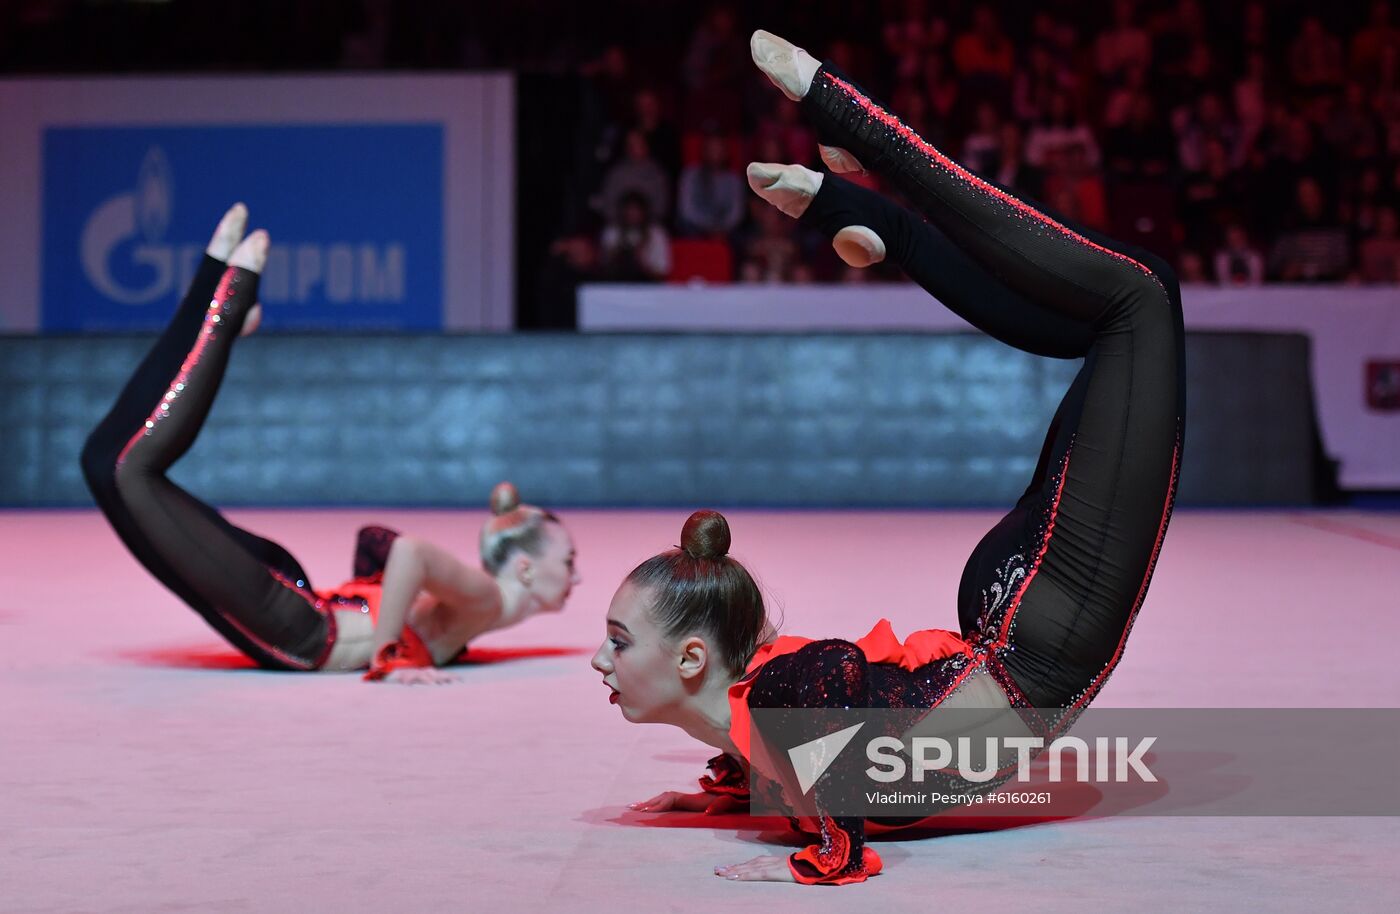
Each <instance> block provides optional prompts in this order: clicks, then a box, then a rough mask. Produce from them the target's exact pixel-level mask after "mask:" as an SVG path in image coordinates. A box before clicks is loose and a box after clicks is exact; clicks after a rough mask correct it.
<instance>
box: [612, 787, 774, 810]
mask: <svg viewBox="0 0 1400 914" xmlns="http://www.w3.org/2000/svg"><path fill="white" fill-rule="evenodd" d="M627 808H628V809H635V810H636V811H637V812H703V813H704V814H705V815H707V816H719V815H723V814H724V813H727V812H737V811H742V810H744V809H746V808H747V807H746V804H744V803H741V802H740V801H738V800H736V799H734V798H733V797H730V796H725V795H724V794H713V793H703V792H702V793H681V792H680V791H679V790H667V791H665V792H663V793H658V794H657V795H656V796H654V797H652V798H651V799H650V800H643V801H641V802H640V803H629V804H627Z"/></svg>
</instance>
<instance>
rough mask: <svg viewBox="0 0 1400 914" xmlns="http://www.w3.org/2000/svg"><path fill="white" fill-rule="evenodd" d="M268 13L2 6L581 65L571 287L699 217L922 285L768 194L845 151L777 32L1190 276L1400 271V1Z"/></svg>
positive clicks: (98, 23) (431, 60) (71, 53)
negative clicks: (825, 234) (804, 119)
mask: <svg viewBox="0 0 1400 914" xmlns="http://www.w3.org/2000/svg"><path fill="white" fill-rule="evenodd" d="M867 6H869V5H867ZM254 7H256V11H255V12H249V10H253V9H254ZM254 7H247V6H246V5H245V6H236V5H222V4H196V3H192V2H185V0H176V2H170V3H157V4H153V3H131V4H119V3H99V2H89V3H75V2H72V0H48V2H46V0H31V2H24V3H9V4H6V3H0V68H3V70H4V71H5V72H6V73H7V74H24V73H34V72H57V73H84V72H141V71H151V70H158V71H160V70H224V71H228V70H234V71H239V70H279V69H280V70H288V69H293V70H294V69H327V68H334V67H337V66H338V67H342V68H354V69H372V68H416V69H422V68H444V69H456V68H483V69H501V70H511V71H515V72H517V73H520V74H522V77H528V76H530V75H532V74H544V75H547V76H548V77H550V78H556V79H570V80H572V83H571V85H574V86H576V87H577V88H578V90H579V91H580V93H581V96H580V97H581V99H582V103H581V105H580V110H582V111H585V112H586V116H581V117H580V119H579V125H578V126H575V127H573V128H571V129H574V130H576V131H577V133H574V134H570V135H569V138H570V139H571V140H573V141H577V142H578V144H579V146H580V148H581V149H584V150H585V153H584V155H585V157H587V158H588V161H589V165H588V166H587V168H584V169H582V171H583V174H581V175H580V176H579V177H578V180H577V181H576V182H575V183H577V184H578V185H580V187H579V188H578V189H577V190H576V189H575V188H574V187H573V186H570V188H569V190H568V193H570V194H577V200H575V201H573V202H571V204H570V206H569V212H570V217H569V218H567V219H562V220H561V221H560V225H561V226H563V228H561V229H558V230H557V231H560V236H559V238H558V240H557V241H556V243H555V244H554V245H553V246H552V247H546V246H544V245H541V246H540V247H539V250H540V252H541V253H540V256H541V257H542V258H543V259H544V261H546V262H544V263H542V264H540V269H541V271H542V273H544V274H547V275H549V276H552V277H555V279H556V280H557V284H558V285H561V286H568V285H570V284H573V283H575V282H577V281H579V280H581V279H587V278H589V277H597V276H606V277H609V278H614V279H620V278H634V279H642V280H657V279H662V278H665V277H666V276H667V274H668V271H669V265H670V254H669V244H670V240H669V239H670V236H671V235H672V234H673V233H674V234H677V235H685V236H697V237H701V238H704V239H707V240H708V241H707V243H708V242H715V243H723V244H727V245H730V246H731V251H730V253H731V254H732V258H731V262H732V263H734V264H737V265H738V267H737V270H735V273H736V275H737V276H738V277H739V278H741V279H747V280H761V281H774V282H800V281H805V280H807V279H812V278H819V279H823V280H828V281H840V282H847V281H849V282H869V281H881V280H885V279H895V278H898V276H899V274H898V271H896V270H893V269H883V270H873V271H866V272H861V271H849V270H846V269H845V268H844V267H842V266H841V265H840V263H839V261H837V260H835V258H833V257H832V256H830V254H829V249H827V248H826V246H825V245H823V244H821V243H820V242H819V239H813V238H811V237H809V236H808V235H807V234H806V230H805V228H804V227H802V226H800V225H796V224H794V223H793V222H792V221H791V220H786V219H781V218H778V219H774V218H772V210H771V208H768V207H764V206H754V205H753V202H754V201H753V198H752V196H751V195H750V194H749V193H748V191H747V189H746V188H745V186H744V181H743V177H742V167H743V165H744V163H745V162H746V161H748V160H750V159H759V160H773V161H783V162H803V163H806V164H808V165H815V164H816V163H817V161H818V159H817V155H816V142H817V139H818V138H817V137H816V136H815V135H814V134H813V133H812V131H811V130H810V129H809V128H808V127H806V126H805V125H804V124H803V123H801V121H800V119H799V117H798V108H797V106H795V105H792V104H789V103H787V102H786V101H784V100H782V99H780V98H779V97H778V95H777V93H776V92H775V91H774V90H773V89H772V87H771V86H769V85H768V84H767V81H766V80H765V79H763V77H762V76H761V75H759V74H758V73H757V72H756V71H755V70H754V68H753V66H752V64H751V63H750V61H749V56H748V49H747V36H748V34H749V32H750V30H751V29H753V28H755V27H766V28H771V29H775V30H776V31H778V32H779V33H780V34H783V35H787V36H789V37H791V38H793V39H795V40H797V41H798V42H799V43H801V44H804V45H805V46H807V47H809V48H811V49H813V50H814V51H815V52H816V53H817V54H818V55H819V56H821V57H822V58H824V59H826V60H828V61H831V62H832V63H834V64H835V65H837V66H839V67H840V68H842V69H845V70H847V71H848V72H850V73H851V74H852V75H854V76H855V77H856V78H858V79H859V80H860V81H861V82H862V83H864V84H865V85H866V86H867V87H869V88H870V90H871V91H872V92H874V93H875V94H876V95H877V96H878V97H881V98H886V99H889V100H890V102H891V107H892V108H894V109H895V110H896V111H897V112H898V113H899V115H900V116H901V118H902V119H903V120H904V121H905V123H907V124H908V125H909V126H910V127H912V128H913V129H915V130H917V131H919V132H920V133H922V134H924V135H926V136H927V137H928V139H929V140H930V141H931V142H933V143H935V144H937V145H939V146H940V147H942V148H945V149H947V150H949V151H950V152H953V153H955V154H957V155H958V156H959V157H960V161H962V162H963V163H964V164H965V165H966V166H967V167H969V168H970V169H972V170H974V171H976V172H978V173H980V174H983V175H985V176H987V177H988V178H990V179H993V180H995V181H997V182H998V183H1000V184H1003V185H1006V186H1009V187H1012V188H1013V189H1015V190H1016V191H1018V192H1021V193H1025V194H1029V195H1031V196H1033V197H1036V198H1037V199H1040V200H1042V201H1044V202H1045V203H1046V204H1047V205H1050V206H1051V207H1052V208H1054V209H1057V210H1059V211H1061V212H1063V213H1064V214H1065V215H1067V216H1072V217H1077V218H1079V219H1081V220H1083V221H1085V222H1087V223H1089V224H1090V225H1094V226H1105V225H1108V223H1109V221H1110V220H1113V221H1112V224H1111V225H1108V227H1110V228H1111V229H1112V230H1114V231H1115V232H1117V233H1119V234H1122V233H1124V231H1125V230H1126V232H1127V233H1128V234H1129V235H1132V234H1133V233H1135V232H1136V233H1137V235H1136V237H1137V238H1138V239H1139V240H1152V241H1153V243H1155V244H1156V245H1157V247H1158V249H1159V250H1161V251H1163V253H1165V254H1167V255H1168V256H1171V257H1175V258H1176V261H1177V265H1178V266H1179V267H1180V273H1181V275H1182V277H1183V278H1184V279H1193V280H1201V281H1214V282H1220V283H1228V284H1255V283H1258V282H1260V281H1261V280H1264V279H1267V280H1272V281H1288V282H1323V281H1362V282H1391V283H1393V282H1397V278H1398V277H1397V267H1396V264H1397V262H1400V239H1397V232H1396V228H1397V227H1396V213H1397V208H1398V207H1400V26H1398V25H1397V23H1396V9H1395V7H1396V4H1395V3H1394V2H1392V0H1356V2H1351V3H1334V4H1319V3H1272V2H1268V0H1241V2H1233V3H1206V2H1203V0H1099V2H1097V3H1094V4H1080V3H1072V2H1069V0H1046V2H1043V3H1037V4H1029V5H1027V4H1021V3H1013V2H1010V0H996V2H993V0H980V2H979V0H880V2H879V3H877V4H874V6H873V7H872V8H867V7H863V6H860V5H853V4H847V5H834V4H800V5H788V6H786V7H784V10H785V15H786V18H784V17H781V16H780V17H778V18H777V19H774V18H773V16H774V14H773V12H772V10H771V9H770V8H768V7H764V6H762V5H759V6H757V7H753V6H750V5H743V4H735V3H732V2H718V3H714V4H700V5H691V6H683V7H678V6H676V5H673V4H657V3H654V2H649V0H619V2H618V3H616V4H600V5H591V6H589V5H584V6H579V5H568V4H561V3H558V2H557V0H514V2H513V3H511V4H509V5H507V6H505V7H501V8H499V9H497V10H495V11H494V13H495V14H494V15H493V16H490V17H479V16H472V15H469V14H468V13H466V12H464V10H466V7H459V6H458V5H453V4H433V3H426V2H403V3H395V2H390V0H345V2H343V3H331V2H329V0H287V2H286V3H283V4H280V5H278V4H273V5H268V4H261V5H257V4H255V5H254ZM274 7H276V10H275V13H274ZM269 16H274V19H269V18H268V17H269ZM173 36H179V40H178V41H176V40H174V37H173ZM244 39H249V40H244ZM252 39H256V40H252ZM851 177H852V179H854V180H859V181H861V182H862V183H866V184H867V185H870V186H876V187H880V185H879V182H878V181H877V179H876V178H874V177H873V176H870V175H864V176H859V175H857V176H851ZM880 189H881V190H885V191H888V190H889V188H887V187H880ZM590 204H591V206H590ZM580 213H582V214H584V215H582V216H580ZM1125 220H1126V221H1125ZM545 237H548V236H547V235H546V236H545ZM1125 240H1126V239H1125Z"/></svg>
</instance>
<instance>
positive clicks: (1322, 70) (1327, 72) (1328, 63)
mask: <svg viewBox="0 0 1400 914" xmlns="http://www.w3.org/2000/svg"><path fill="white" fill-rule="evenodd" d="M1288 74H1289V76H1291V77H1292V79H1293V85H1294V86H1296V87H1297V88H1299V89H1306V90H1319V89H1328V88H1331V87H1334V86H1339V85H1341V82H1342V43H1341V42H1340V41H1338V40H1337V36H1335V35H1333V34H1332V33H1331V32H1329V31H1327V28H1326V26H1324V25H1323V24H1322V20H1321V19H1319V18H1318V17H1317V16H1307V17H1306V18H1304V19H1303V24H1302V27H1301V28H1299V30H1298V36H1297V37H1296V38H1294V39H1293V44H1292V45H1291V46H1290V47H1289V49H1288Z"/></svg>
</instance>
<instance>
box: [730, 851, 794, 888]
mask: <svg viewBox="0 0 1400 914" xmlns="http://www.w3.org/2000/svg"><path fill="white" fill-rule="evenodd" d="M715 875H716V876H719V877H721V878H724V879H734V880H737V881H739V882H796V881H797V880H796V879H795V878H793V875H792V870H791V869H790V868H789V867H788V861H787V858H786V857H775V856H773V855H772V854H765V855H764V856H762V857H755V858H753V859H752V860H749V861H746V862H744V863H735V864H733V865H731V866H717V867H715Z"/></svg>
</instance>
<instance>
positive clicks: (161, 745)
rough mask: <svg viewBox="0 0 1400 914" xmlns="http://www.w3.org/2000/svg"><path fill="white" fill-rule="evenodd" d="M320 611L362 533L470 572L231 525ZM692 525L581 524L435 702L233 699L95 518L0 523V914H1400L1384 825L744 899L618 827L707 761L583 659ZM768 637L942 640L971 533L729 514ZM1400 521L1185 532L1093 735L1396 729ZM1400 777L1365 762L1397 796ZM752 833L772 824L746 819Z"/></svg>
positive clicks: (1182, 518)
mask: <svg viewBox="0 0 1400 914" xmlns="http://www.w3.org/2000/svg"><path fill="white" fill-rule="evenodd" d="M230 514H231V516H232V518H233V519H234V520H235V521H236V522H238V523H240V524H242V525H244V526H246V527H249V528H251V529H253V530H255V531H257V532H260V533H263V534H264V535H268V536H270V537H272V538H273V539H276V540H278V541H280V542H282V543H283V544H284V545H286V546H287V547H288V548H290V549H291V551H292V552H293V553H294V554H295V555H297V556H298V557H299V558H300V559H301V561H302V563H303V564H304V565H305V566H306V567H307V569H308V570H309V571H310V572H311V574H312V577H313V579H314V580H315V581H316V583H317V584H318V585H325V586H329V585H331V584H334V583H336V582H338V581H339V580H340V579H342V578H343V577H344V576H345V574H346V572H347V570H348V565H349V561H350V550H351V542H352V538H353V534H354V530H355V529H356V527H357V526H359V525H360V524H361V523H364V522H367V521H372V520H373V521H379V522H383V523H387V524H390V525H393V526H397V527H399V528H401V529H404V530H406V531H410V532H413V533H415V534H418V535H421V536H423V537H426V538H429V539H433V540H436V541H438V542H440V543H444V544H451V545H454V546H456V547H457V548H458V549H459V550H460V552H462V553H463V554H466V555H471V554H472V552H473V551H474V548H475V542H476V536H477V530H478V524H479V523H480V522H481V520H482V516H481V515H479V514H474V513H471V512H409V511H361V510H355V511H235V512H230ZM684 516H685V512H681V511H664V512H663V511H648V512H630V511H629V512H623V511H617V512H605V511H592V512H570V513H568V514H566V515H565V521H566V523H567V524H568V525H569V526H570V528H571V529H572V531H573V533H574V536H575V538H576V540H577V541H578V543H579V545H580V565H581V569H582V573H583V577H584V582H583V584H582V585H581V586H580V587H579V588H578V589H577V590H576V591H575V596H574V598H573V601H572V603H571V604H570V606H569V607H568V608H567V609H566V610H565V612H564V613H563V614H562V615H560V616H556V617H550V618H541V619H536V620H533V621H531V622H529V623H527V624H526V625H524V626H522V627H520V628H518V629H515V630H511V631H506V632H503V633H498V634H496V635H493V636H491V637H489V638H486V639H483V640H482V642H481V643H480V644H479V645H478V646H476V647H475V648H474V649H475V651H476V656H477V658H478V662H476V663H474V664H470V665H466V666H462V667H459V668H457V669H456V673H457V675H458V677H459V680H460V681H458V682H457V683H455V684H453V685H450V686H442V687H415V688H410V687H404V686H392V685H371V684H367V683H364V682H361V681H360V679H359V678H358V676H355V675H329V674H327V675H315V674H276V673H265V672H259V671H255V670H251V669H246V668H239V667H240V665H239V664H238V663H237V658H236V657H235V656H234V655H232V654H231V652H230V651H229V650H228V649H226V648H225V647H224V646H223V644H222V642H221V641H220V640H219V639H218V637H217V636H216V635H214V634H213V632H212V631H211V630H209V629H208V628H207V627H206V626H205V624H204V623H203V621H202V620H200V619H199V618H198V617H197V616H196V615H195V614H194V613H193V612H191V611H190V610H188V609H186V608H185V607H184V606H183V605H181V604H180V603H179V602H177V601H176V600H175V599H174V598H173V597H172V596H170V595H169V594H168V593H167V592H166V591H165V590H164V589H163V588H162V587H160V586H159V585H158V584H156V583H155V582H154V581H153V580H151V579H150V578H148V577H147V575H146V573H145V572H144V571H143V570H142V569H141V568H140V567H139V566H137V565H136V563H135V562H134V561H132V560H131V559H130V558H129V557H128V556H127V554H126V553H125V552H124V551H123V549H122V548H121V546H120V545H119V543H118V542H117V540H116V538H115V537H114V536H113V535H112V534H111V533H109V531H108V530H107V528H106V527H105V526H104V524H103V523H102V521H101V519H100V518H99V517H98V516H97V515H96V514H95V513H91V512H80V511H53V512H10V513H0V551H3V555H4V559H3V565H0V568H3V575H0V581H2V582H3V589H0V658H3V662H0V719H3V721H4V736H3V738H0V910H3V911H6V912H9V911H14V912H26V914H43V912H83V911H103V912H107V911H129V912H141V914H147V912H156V911H161V912H165V911H200V912H254V911H277V912H280V911H336V912H342V911H343V912H359V911H363V912H373V914H388V912H401V911H402V912H420V911H422V912H426V911H464V912H467V911H471V912H475V911H550V912H571V911H609V912H614V911H621V912H627V914H641V912H651V911H685V912H699V911H726V912H727V911H763V912H765V914H771V912H775V911H780V910H793V911H841V912H844V914H850V912H853V911H884V912H892V911H915V910H918V911H975V912H977V914H989V912H995V911H1018V912H1022V911H1027V910H1035V911H1038V912H1045V911H1071V910H1072V911H1076V912H1078V911H1085V910H1092V911H1128V910H1132V911H1233V910H1264V909H1268V910H1275V911H1277V910H1285V911H1314V910H1329V911H1358V910H1372V911H1393V910H1397V909H1400V887H1397V880H1396V877H1395V862H1396V861H1397V860H1400V819H1395V818H1350V819H1347V818H1220V817H1215V818H1209V817H1199V818H1185V817H1182V818H1129V817H1109V818H1082V819H1075V820H1069V821H1062V822H1057V823H1053V824H1039V825H1031V826H1024V827H1018V828H1010V829H1005V830H1001V831H989V832H982V833H972V834H956V833H951V834H946V835H940V836H934V837H927V838H923V839H921V840H911V841H901V842H893V843H888V842H887V843H882V844H880V845H879V849H880V852H881V854H882V855H883V857H884V859H885V863H886V872H885V874H884V875H881V876H880V877H878V878H876V879H874V880H871V881H870V882H868V883H866V884H864V885H859V886H853V887H848V888H840V889H832V888H811V887H804V886H792V885H769V884H755V883H733V882H727V881H724V880H721V879H718V878H716V877H715V876H713V875H712V870H713V868H714V866H715V865H716V864H724V863H733V862H739V861H743V860H747V859H749V858H750V857H752V856H755V855H757V854H760V853H769V852H777V853H786V852H787V850H786V849H783V848H779V849H778V850H774V851H770V850H769V848H770V847H771V846H772V845H768V844H765V843H764V842H763V841H762V840H761V839H760V834H762V835H763V837H764V838H771V839H776V840H778V841H780V842H781V841H786V842H788V843H791V842H792V841H793V838H792V837H791V836H784V835H781V834H779V833H776V832H763V833H760V831H759V830H758V829H756V828H755V827H754V823H753V822H751V821H750V820H747V819H744V818H738V817H721V818H718V819H703V820H701V819H697V817H695V816H689V815H685V814H676V815H673V816H666V815H659V816H658V815H640V814H635V813H630V812H628V811H627V810H626V808H625V807H626V804H627V803H629V802H631V801H634V800H640V799H644V798H647V797H649V796H651V795H653V794H655V793H657V792H659V791H661V790H664V789H693V787H694V778H695V777H696V776H698V775H699V774H701V773H702V772H703V768H704V762H705V759H706V758H707V757H708V756H709V755H710V754H711V753H710V752H707V751H706V749H705V747H703V746H700V745H698V744H695V743H692V742H690V741H689V740H688V738H687V737H686V736H685V735H684V734H682V733H681V732H680V731H678V730H671V729H670V728H661V727H639V726H633V725H630V724H627V723H626V722H625V721H623V720H622V719H621V717H620V716H619V715H618V713H617V711H616V709H614V708H612V707H611V706H609V705H608V703H607V701H606V692H605V689H604V687H603V686H602V685H601V683H600V680H599V677H598V676H597V674H595V673H594V672H593V671H592V670H591V669H589V667H588V659H589V656H590V655H591V653H592V651H593V649H594V648H595V647H596V646H597V644H598V642H599V641H600V640H601V638H602V635H603V616H604V611H605V609H606V607H607V603H608V600H609V599H610V597H611V595H612V592H613V590H614V588H615V586H616V584H617V583H618V582H619V581H620V580H621V578H622V577H623V575H624V574H625V573H626V572H627V571H628V570H629V569H630V568H631V567H632V566H633V565H634V564H636V563H637V562H638V561H640V560H641V559H642V558H645V557H646V556H648V555H650V554H652V553H653V552H655V551H657V550H659V549H661V548H663V547H666V546H668V545H670V544H672V543H674V542H676V540H677V538H678V536H679V529H680V525H681V522H682V521H683V520H684ZM729 517H730V521H731V523H732V525H733V529H734V538H735V549H734V551H735V554H736V555H738V556H739V557H740V558H742V559H745V560H746V561H747V562H748V563H749V565H750V567H751V568H752V569H754V570H755V571H756V573H757V575H758V577H759V578H760V581H761V583H762V584H763V585H764V587H765V589H766V592H767V594H768V595H769V597H770V599H771V601H772V604H773V605H775V606H776V607H778V608H780V609H781V611H782V612H783V613H784V615H785V617H786V624H785V626H784V630H785V631H787V632H791V633H795V634H808V635H815V636H846V637H856V636H859V635H862V634H864V633H865V632H866V631H867V630H868V629H869V627H870V625H871V624H872V623H873V622H874V621H875V620H876V619H877V618H878V617H880V616H887V617H888V618H890V619H891V620H892V621H893V623H894V627H895V630H896V632H898V633H899V634H900V635H903V634H905V633H907V632H909V631H910V630H913V629H918V628H928V627H944V628H956V626H957V619H956V615H955V612H954V608H953V607H954V596H955V592H956V587H957V581H958V576H959V573H960V572H961V569H962V564H963V561H964V559H965V557H966V555H967V554H968V552H969V551H970V550H971V548H972V546H973V545H974V544H975V543H976V541H977V539H978V538H979V537H980V536H981V534H982V533H983V532H984V531H985V530H986V529H987V527H988V526H990V524H991V523H992V522H993V520H994V519H995V517H994V515H993V514H991V513H989V512H957V513H951V512H948V513H944V512H938V513H912V512H911V513H834V512H833V513H807V512H804V513H773V512H767V513H764V512H750V511H735V512H732V513H731V514H730V515H729ZM1397 576H1400V514H1383V513H1363V512H1329V513H1301V512H1260V513H1242V512H1229V513H1224V512H1185V511H1183V512H1179V513H1178V514H1177V516H1176V518H1175V519H1174V521H1173V523H1172V528H1171V531H1170V533H1169V535H1168V537H1167V540H1166V545H1165V548H1164V550H1163V553H1162V558H1161V562H1160V565H1159V567H1158V570H1157V575H1156V578H1155V581H1154V583H1153V586H1152V591H1151V594H1150V596H1149V597H1148V600H1147V603H1146V606H1145V607H1144V609H1143V611H1142V615H1141V617H1140V619H1139V622H1138V624H1137V627H1136V628H1135V629H1134V632H1133V635H1132V639H1131V642H1130V643H1129V646H1128V649H1127V652H1126V654H1125V656H1124V659H1123V662H1122V664H1121V665H1120V667H1119V669H1118V671H1117V673H1116V674H1115V675H1114V677H1113V679H1112V681H1111V682H1110V683H1109V685H1108V687H1107V688H1106V690H1105V691H1104V693H1103V695H1102V697H1101V699H1100V703H1101V704H1103V705H1112V706H1119V707H1168V706H1175V707H1327V706H1350V707H1355V706H1365V707H1396V706H1400V666H1398V665H1397V664H1396V661H1395V648H1396V645H1397V643H1400V612H1398V611H1397V605H1396V602H1395V596H1394V594H1395V580H1396V578H1397ZM1396 763H1397V760H1396V759H1376V760H1375V776H1376V779H1377V785H1378V788H1379V789H1389V790H1394V789H1395V786H1394V772H1395V766H1396ZM765 821H772V820H765Z"/></svg>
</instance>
